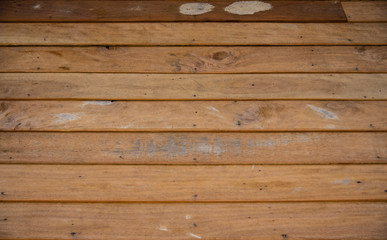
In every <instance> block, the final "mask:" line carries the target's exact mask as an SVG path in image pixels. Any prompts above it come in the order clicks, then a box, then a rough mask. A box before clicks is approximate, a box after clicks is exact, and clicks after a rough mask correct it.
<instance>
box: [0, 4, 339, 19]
mask: <svg viewBox="0 0 387 240" xmlns="http://www.w3.org/2000/svg"><path fill="white" fill-rule="evenodd" d="M233 2H234V1H215V2H214V1H209V2H207V3H194V5H184V4H190V3H191V4H192V1H186V2H182V1H111V0H110V1H107V0H100V1H76V4H74V1H63V0H38V1H37V0H31V1H29V0H20V1H17V0H3V1H2V3H1V4H0V21H18V22H32V21H35V22H39V21H40V22H53V21H72V22H81V21H86V22H100V21H103V22H115V21H125V22H152V21H156V22H161V21H171V22H173V21H278V22H279V21H281V22H288V21H291V22H342V21H346V17H345V13H344V11H343V9H342V6H341V4H340V2H336V1H265V3H264V5H263V6H262V5H261V4H260V5H258V6H257V7H251V6H250V7H247V9H245V11H241V10H240V9H237V10H238V11H235V10H234V11H231V12H232V13H229V12H227V11H225V8H226V7H227V6H229V5H230V4H232V3H233ZM187 6H188V7H187ZM181 9H182V10H181ZM188 9H190V10H188ZM246 10H247V11H246ZM255 11H258V12H256V13H255V14H254V12H255ZM191 14H194V15H191ZM241 14H242V15H241Z"/></svg>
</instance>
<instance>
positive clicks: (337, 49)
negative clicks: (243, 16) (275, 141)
mask: <svg viewBox="0 0 387 240" xmlns="http://www.w3.org/2000/svg"><path fill="white" fill-rule="evenodd" d="M0 71H1V72H130V73H275V72H281V73H290V72H297V73H301V72H317V73H321V72H353V73H355V72H361V73H364V72H387V46H298V47H282V46H276V47H268V46H264V47H247V46H245V47H109V46H106V47H105V46H103V47H0Z"/></svg>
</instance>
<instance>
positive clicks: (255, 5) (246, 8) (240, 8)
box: [224, 1, 273, 15]
mask: <svg viewBox="0 0 387 240" xmlns="http://www.w3.org/2000/svg"><path fill="white" fill-rule="evenodd" d="M272 8H273V7H272V6H271V4H269V3H265V2H262V1H239V2H234V3H232V4H231V5H229V6H227V7H226V8H225V9H224V10H225V11H226V12H229V13H232V14H237V15H252V14H254V13H257V12H263V11H267V10H270V9H272Z"/></svg>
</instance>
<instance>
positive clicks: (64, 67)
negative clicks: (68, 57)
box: [59, 66, 70, 70]
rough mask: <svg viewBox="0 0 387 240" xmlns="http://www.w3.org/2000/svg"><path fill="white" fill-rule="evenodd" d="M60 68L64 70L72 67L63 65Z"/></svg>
mask: <svg viewBox="0 0 387 240" xmlns="http://www.w3.org/2000/svg"><path fill="white" fill-rule="evenodd" d="M59 69H62V70H70V68H69V67H66V66H61V67H59Z"/></svg>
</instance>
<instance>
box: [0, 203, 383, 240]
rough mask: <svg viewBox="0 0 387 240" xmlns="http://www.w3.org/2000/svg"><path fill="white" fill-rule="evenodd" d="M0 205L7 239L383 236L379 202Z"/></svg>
mask: <svg viewBox="0 0 387 240" xmlns="http://www.w3.org/2000/svg"><path fill="white" fill-rule="evenodd" d="M0 207H1V209H2V212H1V215H0V216H1V219H2V220H1V221H0V226H2V230H1V233H6V235H4V236H7V238H10V239H11V238H13V239H17V238H22V237H23V238H24V237H27V238H30V239H73V238H80V239H95V240H99V239H101V240H102V239H106V238H109V239H122V238H130V239H150V238H157V239H198V238H197V237H193V236H192V234H193V235H195V236H198V237H200V238H201V239H215V238H221V239H227V240H228V239H230V240H231V239H248V240H255V239H258V240H264V239H265V240H266V239H273V240H274V239H281V238H284V237H283V236H286V238H295V239H327V240H328V239H337V240H339V239H340V240H341V239H359V240H360V239H365V238H371V239H376V240H379V239H380V240H382V239H385V236H386V229H385V219H386V218H387V211H386V209H387V206H386V203H384V202H380V203H352V202H348V203H234V204H229V203H222V204H187V203H181V204H165V203H164V204H114V203H111V204H79V203H71V204H68V203H0ZM144 213H147V214H144ZM150 213H151V214H150ZM3 218H6V219H7V220H6V221H4V220H3ZM107 218H108V219H109V221H107ZM225 219H227V221H225ZM42 225H43V226H45V227H44V228H42V227H41V226H42ZM236 229H238V231H236ZM306 229H307V231H306ZM113 233H114V234H113ZM150 236H152V237H150Z"/></svg>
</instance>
